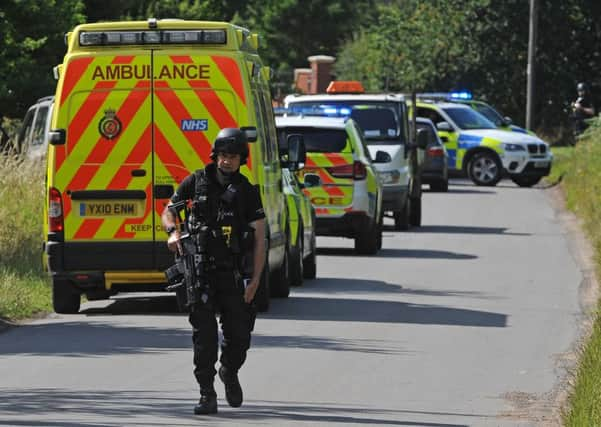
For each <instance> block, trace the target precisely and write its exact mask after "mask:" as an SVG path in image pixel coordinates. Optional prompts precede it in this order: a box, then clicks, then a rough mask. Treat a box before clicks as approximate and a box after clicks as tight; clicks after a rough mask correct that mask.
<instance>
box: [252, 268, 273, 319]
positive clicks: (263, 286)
mask: <svg viewBox="0 0 601 427" xmlns="http://www.w3.org/2000/svg"><path fill="white" fill-rule="evenodd" d="M269 276H270V274H269V261H268V260H267V259H265V267H263V273H261V282H260V284H259V289H257V293H256V294H255V305H256V307H257V311H258V312H259V313H264V312H266V311H269V293H270V292H269Z"/></svg>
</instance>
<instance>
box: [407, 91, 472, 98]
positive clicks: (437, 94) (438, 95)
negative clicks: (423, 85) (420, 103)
mask: <svg viewBox="0 0 601 427" xmlns="http://www.w3.org/2000/svg"><path fill="white" fill-rule="evenodd" d="M417 97H418V98H430V99H451V100H452V99H462V100H470V99H472V94H471V92H468V91H461V92H424V93H418V94H417Z"/></svg>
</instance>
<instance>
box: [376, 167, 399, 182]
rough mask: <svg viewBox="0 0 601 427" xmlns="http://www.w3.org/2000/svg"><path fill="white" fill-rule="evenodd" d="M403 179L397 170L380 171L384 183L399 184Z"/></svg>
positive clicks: (381, 180)
mask: <svg viewBox="0 0 601 427" xmlns="http://www.w3.org/2000/svg"><path fill="white" fill-rule="evenodd" d="M400 180H401V173H400V172H399V171H397V170H393V171H383V172H380V182H381V183H382V184H397V183H398V182H399V181H400Z"/></svg>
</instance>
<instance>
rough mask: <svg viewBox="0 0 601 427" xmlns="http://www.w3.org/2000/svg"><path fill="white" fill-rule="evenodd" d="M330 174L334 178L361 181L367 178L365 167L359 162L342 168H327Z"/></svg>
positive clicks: (356, 161)
mask: <svg viewBox="0 0 601 427" xmlns="http://www.w3.org/2000/svg"><path fill="white" fill-rule="evenodd" d="M327 170H328V173H329V174H330V175H332V176H333V177H334V178H350V179H356V180H361V179H365V177H366V176H367V169H366V168H365V165H364V164H363V163H361V162H360V161H358V160H355V162H353V163H349V164H347V165H341V166H331V167H329V168H327Z"/></svg>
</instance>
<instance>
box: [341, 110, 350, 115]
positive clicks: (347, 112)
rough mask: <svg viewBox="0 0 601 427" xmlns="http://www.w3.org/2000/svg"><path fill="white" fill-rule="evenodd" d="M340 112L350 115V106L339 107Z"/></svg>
mask: <svg viewBox="0 0 601 427" xmlns="http://www.w3.org/2000/svg"><path fill="white" fill-rule="evenodd" d="M340 114H341V115H343V116H350V115H351V109H350V108H341V109H340Z"/></svg>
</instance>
